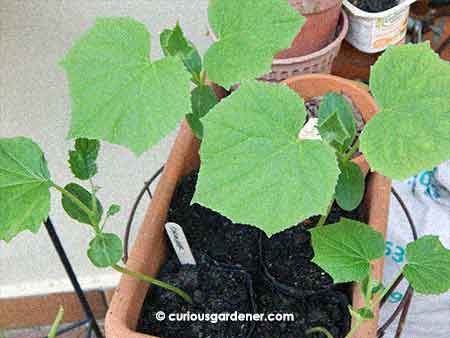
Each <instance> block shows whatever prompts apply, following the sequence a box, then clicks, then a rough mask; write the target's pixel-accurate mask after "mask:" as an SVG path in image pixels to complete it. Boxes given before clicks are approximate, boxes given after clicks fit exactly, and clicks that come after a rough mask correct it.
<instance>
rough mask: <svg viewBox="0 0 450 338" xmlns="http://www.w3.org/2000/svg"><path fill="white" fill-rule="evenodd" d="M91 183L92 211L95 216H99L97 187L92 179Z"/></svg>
mask: <svg viewBox="0 0 450 338" xmlns="http://www.w3.org/2000/svg"><path fill="white" fill-rule="evenodd" d="M89 183H90V185H91V196H92V210H93V211H94V215H97V198H96V197H95V186H94V182H93V181H92V178H90V179H89Z"/></svg>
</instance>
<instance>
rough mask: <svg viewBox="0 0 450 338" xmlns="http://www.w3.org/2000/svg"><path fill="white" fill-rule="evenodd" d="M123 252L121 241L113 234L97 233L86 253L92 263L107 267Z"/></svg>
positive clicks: (119, 257) (117, 259)
mask: <svg viewBox="0 0 450 338" xmlns="http://www.w3.org/2000/svg"><path fill="white" fill-rule="evenodd" d="M122 254H123V249H122V241H121V239H120V238H119V237H118V236H117V235H115V234H109V233H101V234H98V235H97V236H96V237H95V238H94V239H93V240H92V241H91V242H90V243H89V249H88V251H87V255H88V257H89V259H90V260H91V262H92V264H94V265H95V266H96V267H99V268H107V267H110V266H112V265H114V264H116V263H117V262H118V261H119V260H120V259H121V258H122Z"/></svg>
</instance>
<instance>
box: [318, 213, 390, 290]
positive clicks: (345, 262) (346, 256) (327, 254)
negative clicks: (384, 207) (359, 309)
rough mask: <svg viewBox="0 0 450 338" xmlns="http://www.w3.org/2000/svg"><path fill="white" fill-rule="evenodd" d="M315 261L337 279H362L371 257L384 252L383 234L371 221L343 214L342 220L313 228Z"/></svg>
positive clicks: (338, 280) (353, 280)
mask: <svg viewBox="0 0 450 338" xmlns="http://www.w3.org/2000/svg"><path fill="white" fill-rule="evenodd" d="M310 232H311V235H312V244H313V248H314V252H315V256H314V259H313V262H314V263H316V264H317V265H319V266H320V267H321V268H322V269H324V270H325V271H326V272H328V273H329V274H330V275H331V277H332V278H333V280H334V282H335V283H344V282H356V281H361V280H362V279H363V278H364V277H365V276H367V274H369V272H370V271H371V270H370V266H371V265H370V264H371V261H373V260H375V259H378V258H380V257H382V256H383V254H384V239H383V235H382V234H381V233H379V232H377V231H375V230H373V229H372V228H371V227H369V226H368V225H367V224H364V223H360V222H357V221H353V220H350V219H346V218H342V219H341V221H340V222H338V223H336V224H331V225H327V226H323V227H319V228H315V229H312V230H310Z"/></svg>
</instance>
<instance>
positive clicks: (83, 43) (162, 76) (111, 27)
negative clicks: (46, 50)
mask: <svg viewBox="0 0 450 338" xmlns="http://www.w3.org/2000/svg"><path fill="white" fill-rule="evenodd" d="M149 53H150V35H149V33H148V31H147V29H146V28H145V26H144V25H142V24H141V23H139V22H137V21H135V20H133V19H131V18H101V19H97V21H96V24H95V26H94V27H93V28H92V29H90V30H89V31H88V32H87V33H86V34H85V35H83V36H82V37H81V39H80V40H79V41H78V42H77V43H76V44H75V46H73V47H72V48H71V49H70V51H69V53H68V54H67V55H66V57H65V58H64V60H63V61H62V65H63V66H64V68H65V70H66V72H67V76H68V79H69V88H70V95H71V99H72V100H71V102H72V123H71V127H70V132H69V137H71V138H81V137H84V138H92V139H100V140H106V141H109V142H111V143H115V144H121V145H124V146H127V147H128V148H130V149H131V150H132V151H133V152H135V153H136V154H141V153H143V152H144V151H145V150H147V149H148V148H150V147H151V146H152V145H155V144H156V143H158V142H159V141H160V140H161V139H162V138H163V137H164V136H165V135H167V133H169V132H170V131H171V130H172V129H174V128H175V127H176V125H177V123H178V122H179V121H180V120H181V118H182V117H183V116H184V115H185V114H187V113H189V112H190V109H191V108H190V100H189V89H190V88H189V83H190V74H189V73H188V72H187V71H186V69H185V67H184V65H183V63H182V61H181V60H180V59H179V58H178V57H172V56H171V57H166V58H164V59H161V60H158V61H155V62H151V61H150V59H149Z"/></svg>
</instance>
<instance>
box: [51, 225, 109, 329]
mask: <svg viewBox="0 0 450 338" xmlns="http://www.w3.org/2000/svg"><path fill="white" fill-rule="evenodd" d="M44 224H45V228H46V229H47V232H48V235H49V236H50V239H51V241H52V243H53V246H54V247H55V250H56V252H57V253H58V256H59V259H60V260H61V263H62V264H63V266H64V270H66V274H67V276H68V277H69V279H70V283H71V284H72V286H73V288H74V290H75V293H76V294H77V297H78V300H79V301H80V304H81V306H82V308H83V312H84V314H85V317H86V319H84V320H82V321H80V322H78V323H74V324H73V325H71V326H69V327H67V328H65V329H62V330H60V331H59V332H58V335H60V334H63V333H66V332H68V331H72V330H75V329H77V328H79V327H81V326H87V337H91V333H92V331H93V332H94V333H95V335H96V336H97V338H104V336H103V333H102V332H101V331H100V328H99V326H98V323H97V320H96V319H95V316H94V313H93V312H92V309H91V307H90V305H89V303H88V301H87V299H86V295H85V294H84V292H83V290H82V289H81V286H80V283H78V279H77V276H76V275H75V272H74V271H73V268H72V264H70V261H69V258H68V257H67V255H66V252H65V250H64V248H63V246H62V243H61V241H60V239H59V237H58V234H57V233H56V230H55V227H54V226H53V223H52V221H51V219H50V218H48V219H47V220H46V221H45V222H44Z"/></svg>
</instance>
